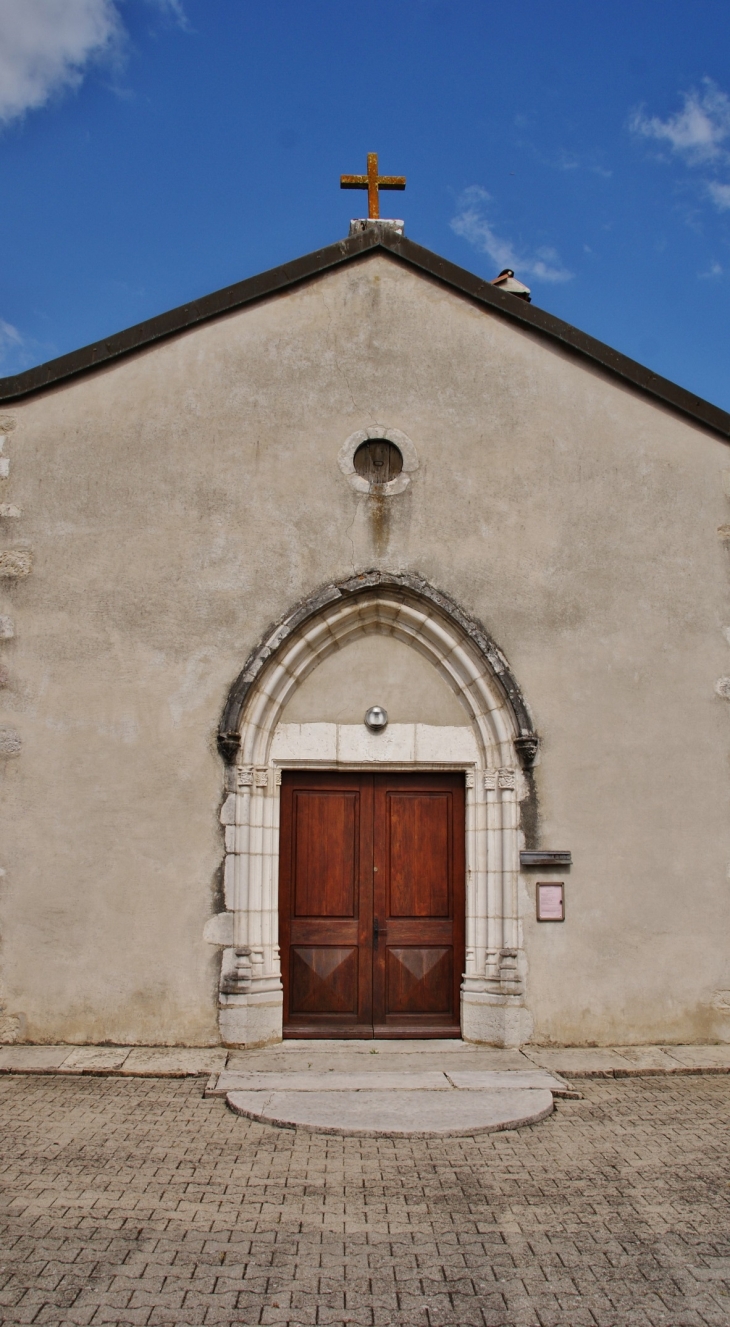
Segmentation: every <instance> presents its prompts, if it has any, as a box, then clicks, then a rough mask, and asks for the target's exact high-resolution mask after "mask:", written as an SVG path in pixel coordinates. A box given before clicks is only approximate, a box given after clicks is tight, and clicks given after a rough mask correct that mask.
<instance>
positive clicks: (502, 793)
mask: <svg viewBox="0 0 730 1327" xmlns="http://www.w3.org/2000/svg"><path fill="white" fill-rule="evenodd" d="M367 634H383V635H390V636H394V637H395V638H396V639H398V640H400V641H402V642H403V643H405V644H407V645H409V646H410V647H412V648H413V649H416V650H418V651H419V653H420V654H421V655H423V656H424V657H425V658H427V659H428V660H429V661H430V662H431V663H432V664H433V666H434V667H435V668H436V669H437V670H438V671H439V673H440V674H441V676H442V677H443V678H444V679H445V680H446V681H447V683H448V684H449V686H450V687H451V688H452V690H453V691H454V692H455V693H456V694H457V695H458V696H459V697H460V699H461V701H462V704H463V705H464V708H465V711H466V715H465V717H466V716H468V718H467V724H468V728H466V727H465V732H466V742H464V741H463V740H462V742H461V745H460V746H459V747H458V749H454V748H453V744H452V745H451V746H449V744H448V743H446V744H445V745H444V747H443V749H440V748H439V745H438V733H439V730H430V731H431V734H432V739H431V741H430V742H429V743H427V746H428V750H425V751H421V752H420V753H419V752H418V751H416V755H417V756H418V757H419V758H418V759H416V758H415V757H414V753H413V750H412V749H411V750H409V751H408V752H406V751H405V750H399V749H398V743H397V741H396V744H395V746H394V745H393V744H392V743H390V744H382V745H378V744H379V743H382V738H381V737H380V735H373V736H370V735H367V737H366V738H364V739H363V740H364V741H365V746H363V745H362V743H360V745H359V747H358V751H357V752H352V751H349V752H348V751H347V750H344V751H343V749H342V748H341V747H339V746H337V747H336V748H333V750H332V751H323V750H322V748H321V745H318V744H317V742H316V737H315V736H314V735H313V736H312V739H311V741H312V745H311V749H310V748H308V747H307V745H306V743H307V740H308V739H307V737H306V736H305V741H304V745H303V746H302V745H300V747H299V749H298V750H297V751H296V752H295V753H294V754H295V758H294V759H292V758H291V757H292V753H291V752H282V751H277V740H276V738H277V726H278V724H279V721H280V718H281V715H282V713H283V710H284V707H285V705H286V704H287V702H288V701H289V700H290V699H291V697H292V695H293V693H294V691H295V690H296V688H297V687H298V686H299V685H300V684H301V683H302V682H303V681H304V679H305V678H306V677H308V676H309V674H310V673H311V672H312V671H313V669H315V668H316V667H317V666H318V664H319V663H321V662H322V661H323V660H324V659H325V658H327V657H328V656H329V655H331V654H332V653H333V652H335V651H337V650H340V649H342V648H344V647H345V646H346V645H347V644H348V643H349V642H350V641H352V640H353V639H354V638H355V637H358V636H363V635H367ZM320 727H329V725H316V724H312V725H303V731H304V730H309V729H312V730H315V729H318V728H320ZM469 729H470V733H469ZM434 731H435V734H436V742H434V740H433V733H434ZM453 731H454V730H448V729H445V730H443V732H444V734H446V733H448V732H453ZM456 731H457V732H459V731H460V730H456ZM218 741H219V745H220V748H221V752H222V754H223V756H224V758H225V760H226V764H227V772H226V778H227V793H228V796H227V798H226V801H225V803H224V806H223V810H222V812H221V820H222V821H223V824H224V825H225V834H226V860H225V897H226V908H227V912H226V913H224V914H220V915H219V916H218V917H217V918H213V919H212V921H211V922H210V923H208V927H207V928H206V938H207V939H209V940H211V941H212V942H213V943H218V944H222V945H224V946H225V948H224V953H223V962H222V966H221V989H220V1011H219V1020H220V1028H221V1036H222V1040H223V1041H224V1042H225V1043H226V1044H228V1045H265V1044H267V1043H269V1042H273V1041H278V1040H280V1039H281V1029H282V986H281V974H280V966H279V949H278V943H277V941H278V849H279V788H280V784H281V768H282V767H283V766H285V765H286V766H290V765H292V764H296V765H298V766H300V767H308V766H309V767H316V766H317V765H326V766H327V767H328V768H332V767H333V766H337V765H341V766H342V767H343V768H348V769H352V768H353V767H358V766H364V767H366V768H372V767H373V766H374V765H377V764H378V763H380V764H381V767H387V766H388V765H390V767H395V768H400V769H403V768H410V767H413V768H419V769H424V768H432V769H439V768H441V769H443V768H449V769H454V768H462V769H463V770H464V772H465V779H466V803H467V812H466V859H467V880H466V914H467V915H466V971H465V973H464V979H463V983H462V1035H463V1036H464V1037H465V1039H467V1040H472V1041H485V1042H491V1043H493V1044H497V1045H519V1044H521V1043H522V1042H523V1041H525V1040H527V1039H528V1037H529V1034H530V1031H531V1022H532V1020H531V1018H530V1016H529V1014H528V1011H527V1009H526V1007H525V999H524V997H525V991H524V976H525V962H524V958H523V953H522V939H521V923H520V916H519V907H518V884H519V801H520V799H521V798H522V797H524V796H525V794H526V792H527V782H526V779H525V773H524V772H525V770H526V769H529V767H530V766H531V765H532V763H533V761H534V759H535V757H536V755H537V750H538V737H537V734H536V732H535V729H534V726H533V723H532V720H531V718H530V714H529V711H528V708H527V705H526V703H525V700H524V698H523V696H522V693H521V691H520V689H519V687H518V685H517V683H516V681H515V679H514V677H513V676H512V673H511V672H510V669H509V666H508V664H507V661H506V659H505V658H504V656H503V654H502V653H501V651H500V650H499V649H498V647H497V646H496V645H495V643H494V642H493V641H492V640H491V639H490V637H489V636H488V634H487V632H486V631H485V630H484V628H483V627H482V626H481V625H480V624H479V623H478V622H476V621H474V620H473V619H472V618H470V617H469V616H468V615H467V614H466V613H464V612H463V610H461V609H460V608H459V607H458V605H457V604H455V603H454V602H453V601H452V600H451V599H449V597H448V596H446V595H444V594H442V593H441V592H439V591H437V590H435V589H434V588H433V587H432V586H430V585H429V584H428V582H426V581H424V580H422V579H421V578H420V577H416V576H406V575H397V574H387V573H384V572H371V573H367V574H364V575H360V576H356V577H353V578H352V579H351V580H348V581H345V582H342V583H340V584H338V585H329V586H327V587H326V588H325V589H324V590H322V591H321V592H320V593H319V594H318V595H316V596H315V597H314V598H312V599H309V600H307V601H306V602H304V603H302V604H300V605H299V606H298V607H297V608H296V609H295V610H294V611H293V612H292V613H290V614H289V615H288V616H287V617H286V618H285V619H284V620H283V621H282V622H280V623H279V624H278V625H277V626H276V627H275V628H274V629H273V630H272V631H271V632H270V633H269V634H268V636H267V637H266V638H265V640H264V641H263V642H262V643H261V644H260V645H259V646H258V647H257V649H255V650H254V651H253V653H252V654H251V655H250V657H249V659H248V660H247V662H246V665H245V667H244V669H243V671H242V672H241V674H240V676H239V677H238V678H237V680H236V682H235V683H234V685H233V687H232V689H231V692H230V695H229V698H228V702H227V704H226V707H225V711H224V714H223V717H222V720H221V725H220V729H219V734H218ZM368 742H369V744H370V745H368Z"/></svg>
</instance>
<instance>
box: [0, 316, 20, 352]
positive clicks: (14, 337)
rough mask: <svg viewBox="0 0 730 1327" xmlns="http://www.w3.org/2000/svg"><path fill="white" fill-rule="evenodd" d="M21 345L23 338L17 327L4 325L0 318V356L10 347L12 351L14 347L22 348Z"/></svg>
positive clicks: (8, 324)
mask: <svg viewBox="0 0 730 1327" xmlns="http://www.w3.org/2000/svg"><path fill="white" fill-rule="evenodd" d="M22 344H23V338H22V336H21V335H20V332H19V331H18V329H17V327H13V325H12V323H6V322H5V321H4V320H3V319H2V318H0V354H1V353H2V352H3V351H4V350H6V349H8V348H10V347H12V348H13V349H14V348H15V347H16V346H22Z"/></svg>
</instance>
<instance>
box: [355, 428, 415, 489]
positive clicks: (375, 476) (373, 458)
mask: <svg viewBox="0 0 730 1327" xmlns="http://www.w3.org/2000/svg"><path fill="white" fill-rule="evenodd" d="M352 463H353V465H354V467H355V471H356V473H357V474H358V475H361V476H362V478H363V479H367V480H368V482H369V483H370V484H388V483H390V481H391V479H395V478H396V476H397V475H399V474H400V473H401V471H402V469H403V453H402V452H401V450H400V448H399V447H396V445H395V443H394V442H388V440H387V439H386V438H368V440H367V442H362V443H361V444H360V446H359V447H358V448H357V451H356V452H355V455H354V456H353V458H352Z"/></svg>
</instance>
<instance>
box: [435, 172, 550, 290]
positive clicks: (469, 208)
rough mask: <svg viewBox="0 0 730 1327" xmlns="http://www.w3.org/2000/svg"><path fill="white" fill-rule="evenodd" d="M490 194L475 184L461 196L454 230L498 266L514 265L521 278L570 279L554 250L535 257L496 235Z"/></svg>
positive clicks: (544, 251) (453, 224)
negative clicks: (489, 214) (489, 208)
mask: <svg viewBox="0 0 730 1327" xmlns="http://www.w3.org/2000/svg"><path fill="white" fill-rule="evenodd" d="M490 198H491V196H490V195H489V194H488V193H487V191H486V189H482V188H480V186H479V185H478V184H473V185H471V187H470V188H469V189H466V190H465V191H464V193H463V194H462V195H461V197H460V199H459V204H458V206H459V211H458V212H457V214H456V216H455V217H452V220H451V223H450V224H451V229H452V230H453V231H454V232H455V234H457V235H461V236H462V238H463V239H465V240H467V241H468V243H469V244H471V245H473V247H474V248H475V249H479V250H480V252H482V253H487V254H489V257H490V258H491V259H492V260H493V262H494V263H495V264H496V266H497V268H498V269H501V268H503V267H511V268H512V269H513V271H514V272H515V274H516V275H517V276H518V277H520V276H521V277H525V276H531V277H533V278H534V279H535V280H536V281H569V280H570V279H571V277H572V275H573V273H572V272H568V271H567V269H566V268H564V267H562V266H561V265H560V257H559V255H558V254H557V253H556V252H555V250H554V249H550V248H540V249H536V250H535V252H534V254H533V255H532V256H530V255H528V254H525V253H520V252H519V251H518V250H517V249H515V247H514V245H513V244H512V242H511V241H510V240H505V239H501V238H500V237H499V236H498V235H496V234H495V232H494V230H493V229H492V226H491V225H490V222H489V220H488V219H487V215H486V208H487V204H488V203H489V202H490Z"/></svg>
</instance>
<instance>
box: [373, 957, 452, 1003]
mask: <svg viewBox="0 0 730 1327" xmlns="http://www.w3.org/2000/svg"><path fill="white" fill-rule="evenodd" d="M452 981H453V970H452V955H451V949H450V948H442V947H438V948H436V947H434V948H422V947H420V946H418V947H416V946H408V947H403V948H395V947H393V948H389V949H388V957H387V984H388V988H387V995H386V1008H387V1010H388V1013H389V1014H412V1013H414V1012H417V1013H419V1014H448V1013H449V1012H450V1010H451V987H452Z"/></svg>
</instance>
